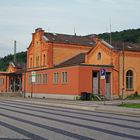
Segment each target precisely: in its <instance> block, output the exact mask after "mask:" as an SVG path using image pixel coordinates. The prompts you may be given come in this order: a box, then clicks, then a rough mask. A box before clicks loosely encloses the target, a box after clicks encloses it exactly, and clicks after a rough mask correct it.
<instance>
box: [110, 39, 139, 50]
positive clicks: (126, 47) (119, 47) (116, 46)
mask: <svg viewBox="0 0 140 140" xmlns="http://www.w3.org/2000/svg"><path fill="white" fill-rule="evenodd" d="M112 46H113V47H114V50H119V51H121V50H123V47H124V51H137V52H140V44H138V43H135V44H134V43H130V42H124V43H123V42H119V41H115V42H112Z"/></svg>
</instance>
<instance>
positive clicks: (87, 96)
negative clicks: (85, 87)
mask: <svg viewBox="0 0 140 140" xmlns="http://www.w3.org/2000/svg"><path fill="white" fill-rule="evenodd" d="M90 99H91V94H90V93H88V92H87V93H86V100H90Z"/></svg>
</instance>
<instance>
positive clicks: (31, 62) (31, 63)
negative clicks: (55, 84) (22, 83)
mask: <svg viewBox="0 0 140 140" xmlns="http://www.w3.org/2000/svg"><path fill="white" fill-rule="evenodd" d="M32 66H33V60H32V57H31V58H30V68H32Z"/></svg>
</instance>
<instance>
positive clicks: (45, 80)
mask: <svg viewBox="0 0 140 140" xmlns="http://www.w3.org/2000/svg"><path fill="white" fill-rule="evenodd" d="M42 76H43V79H42V80H43V81H42V82H43V84H47V74H43V75H42Z"/></svg>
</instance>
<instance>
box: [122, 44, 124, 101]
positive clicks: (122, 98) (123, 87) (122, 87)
mask: <svg viewBox="0 0 140 140" xmlns="http://www.w3.org/2000/svg"><path fill="white" fill-rule="evenodd" d="M122 51H123V52H122V78H123V79H122V82H123V83H122V104H124V43H123V50H122Z"/></svg>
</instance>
